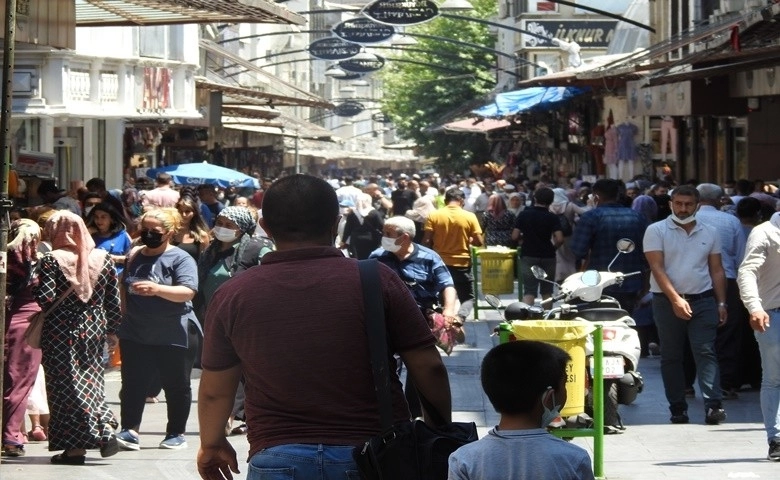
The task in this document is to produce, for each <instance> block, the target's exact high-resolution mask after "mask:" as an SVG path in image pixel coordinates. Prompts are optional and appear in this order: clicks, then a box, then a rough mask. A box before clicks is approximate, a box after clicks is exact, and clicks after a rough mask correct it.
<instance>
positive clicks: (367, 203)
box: [342, 193, 385, 260]
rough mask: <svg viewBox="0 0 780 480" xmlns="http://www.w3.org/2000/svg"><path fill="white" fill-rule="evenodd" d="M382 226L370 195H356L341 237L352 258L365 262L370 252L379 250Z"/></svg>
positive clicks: (382, 221)
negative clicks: (353, 206)
mask: <svg viewBox="0 0 780 480" xmlns="http://www.w3.org/2000/svg"><path fill="white" fill-rule="evenodd" d="M384 224H385V222H384V220H383V219H382V216H381V215H380V214H379V212H377V211H376V210H375V209H374V206H373V205H372V200H371V195H369V194H367V193H360V194H358V195H357V196H356V200H355V208H353V209H352V210H351V211H350V213H348V214H347V220H346V223H345V224H344V236H343V237H342V238H344V243H346V245H347V248H349V253H350V255H351V256H352V258H357V259H358V260H365V259H366V258H368V256H369V255H371V252H373V251H374V250H376V249H377V248H379V244H380V243H381V242H382V228H383V227H384Z"/></svg>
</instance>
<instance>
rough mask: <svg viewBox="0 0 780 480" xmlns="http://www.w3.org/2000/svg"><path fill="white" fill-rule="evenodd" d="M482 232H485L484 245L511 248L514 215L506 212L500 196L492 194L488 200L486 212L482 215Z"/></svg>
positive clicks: (512, 243)
mask: <svg viewBox="0 0 780 480" xmlns="http://www.w3.org/2000/svg"><path fill="white" fill-rule="evenodd" d="M480 220H482V222H481V223H482V230H484V232H485V245H488V246H491V245H502V246H504V247H511V246H513V245H514V242H513V241H512V229H514V226H515V215H514V214H513V213H512V212H510V211H509V210H507V208H506V204H505V203H504V199H503V198H501V195H499V194H497V193H494V194H493V195H491V196H490V198H488V204H487V210H485V212H484V213H483V214H482V218H481V219H480Z"/></svg>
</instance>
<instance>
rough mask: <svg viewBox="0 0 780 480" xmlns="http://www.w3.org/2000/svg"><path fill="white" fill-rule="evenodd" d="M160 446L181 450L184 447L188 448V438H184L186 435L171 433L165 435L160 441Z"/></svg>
mask: <svg viewBox="0 0 780 480" xmlns="http://www.w3.org/2000/svg"><path fill="white" fill-rule="evenodd" d="M160 448H163V449H166V450H181V449H182V448H187V440H185V439H184V435H179V434H176V433H169V434H168V435H166V436H165V440H163V441H162V442H160Z"/></svg>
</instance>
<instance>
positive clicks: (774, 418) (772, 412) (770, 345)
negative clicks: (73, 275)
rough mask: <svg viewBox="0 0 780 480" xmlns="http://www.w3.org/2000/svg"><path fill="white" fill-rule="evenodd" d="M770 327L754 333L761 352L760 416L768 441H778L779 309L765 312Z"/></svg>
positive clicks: (779, 414) (779, 395)
mask: <svg viewBox="0 0 780 480" xmlns="http://www.w3.org/2000/svg"><path fill="white" fill-rule="evenodd" d="M767 313H768V314H769V322H770V327H769V328H768V329H767V331H766V332H764V333H759V332H755V334H756V340H757V341H758V350H759V351H760V352H761V368H762V370H763V373H762V377H761V414H762V415H763V416H764V427H765V428H766V435H767V438H768V439H769V441H770V442H771V441H772V440H780V308H775V309H774V310H770V311H768V312H767Z"/></svg>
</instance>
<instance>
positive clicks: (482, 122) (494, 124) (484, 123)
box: [444, 118, 512, 133]
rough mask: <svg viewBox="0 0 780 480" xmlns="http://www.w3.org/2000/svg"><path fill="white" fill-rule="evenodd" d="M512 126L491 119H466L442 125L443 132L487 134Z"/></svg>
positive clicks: (505, 122)
mask: <svg viewBox="0 0 780 480" xmlns="http://www.w3.org/2000/svg"><path fill="white" fill-rule="evenodd" d="M510 125H512V122H510V121H509V120H494V119H491V118H467V119H465V120H458V121H457V122H450V123H447V124H445V125H444V131H445V132H458V133H487V132H490V131H492V130H498V129H501V128H506V127H508V126H510Z"/></svg>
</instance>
